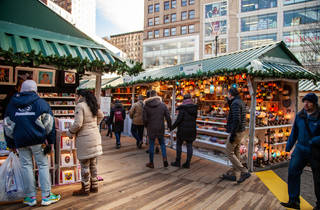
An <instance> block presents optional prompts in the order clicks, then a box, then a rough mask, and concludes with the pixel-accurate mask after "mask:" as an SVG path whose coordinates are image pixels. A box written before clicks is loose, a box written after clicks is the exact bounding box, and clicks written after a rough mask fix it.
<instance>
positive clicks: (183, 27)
mask: <svg viewBox="0 0 320 210" xmlns="http://www.w3.org/2000/svg"><path fill="white" fill-rule="evenodd" d="M181 34H187V26H181Z"/></svg>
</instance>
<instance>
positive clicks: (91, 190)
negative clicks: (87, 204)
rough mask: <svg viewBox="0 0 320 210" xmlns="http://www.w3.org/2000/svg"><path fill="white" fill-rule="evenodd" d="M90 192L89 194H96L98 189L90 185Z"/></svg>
mask: <svg viewBox="0 0 320 210" xmlns="http://www.w3.org/2000/svg"><path fill="white" fill-rule="evenodd" d="M90 192H91V193H97V192H98V187H92V184H91V186H90Z"/></svg>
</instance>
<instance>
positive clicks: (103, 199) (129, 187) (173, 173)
mask: <svg viewBox="0 0 320 210" xmlns="http://www.w3.org/2000/svg"><path fill="white" fill-rule="evenodd" d="M103 134H104V132H103ZM121 141H122V147H121V149H120V150H116V149H115V139H114V138H113V139H110V138H107V137H103V150H104V154H103V155H102V156H101V157H99V159H98V173H99V175H100V176H102V177H103V178H104V181H103V182H99V193H97V194H91V195H90V196H89V197H73V196H72V191H73V190H76V189H78V188H80V184H72V185H64V186H57V187H54V188H53V189H52V191H53V192H54V193H59V194H61V196H62V199H61V201H59V202H58V203H55V204H53V205H50V206H48V207H44V208H46V209H119V210H120V209H121V210H123V209H197V210H198V209H210V210H211V209H220V210H226V209H237V210H238V209H246V210H247V209H259V210H260V209H270V210H271V209H272V210H274V209H283V208H282V207H281V205H280V204H279V201H278V200H277V198H276V197H275V196H274V195H273V194H272V193H271V192H270V191H269V190H268V188H267V187H266V186H265V185H264V184H263V183H262V182H261V181H260V179H259V178H258V177H257V176H255V175H252V177H251V178H250V179H248V180H246V181H245V182H244V183H242V184H240V185H238V184H236V183H234V182H228V181H221V180H220V179H219V176H220V175H221V174H222V173H224V172H226V171H227V170H228V167H226V166H223V165H220V164H217V163H213V162H210V161H207V160H203V159H200V158H197V157H194V158H193V159H192V164H191V169H178V168H176V167H171V166H169V168H163V166H162V158H161V155H155V169H149V168H146V167H145V163H147V162H148V155H147V154H146V153H145V150H146V148H145V146H144V149H142V150H138V149H136V146H135V141H134V140H133V139H132V138H128V137H123V138H122V139H121ZM167 153H168V159H169V162H171V161H173V160H174V159H175V151H174V150H171V149H168V150H167ZM183 160H185V155H183ZM38 198H39V199H38V206H37V207H33V208H43V207H41V206H40V205H39V203H40V194H38ZM0 209H8V210H9V209H29V207H26V206H24V205H23V204H21V203H16V204H7V205H0Z"/></svg>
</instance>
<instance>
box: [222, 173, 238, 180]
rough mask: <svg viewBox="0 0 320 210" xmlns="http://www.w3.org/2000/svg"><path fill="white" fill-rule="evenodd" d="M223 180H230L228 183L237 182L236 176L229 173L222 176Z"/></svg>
mask: <svg viewBox="0 0 320 210" xmlns="http://www.w3.org/2000/svg"><path fill="white" fill-rule="evenodd" d="M221 178H222V179H225V180H228V181H233V182H235V181H236V180H237V178H236V176H235V175H230V174H228V173H225V174H222V177H221Z"/></svg>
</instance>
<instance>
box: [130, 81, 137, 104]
mask: <svg viewBox="0 0 320 210" xmlns="http://www.w3.org/2000/svg"><path fill="white" fill-rule="evenodd" d="M135 90H136V89H135V86H132V90H131V91H132V93H131V106H132V105H133V104H134V94H135V93H134V92H135Z"/></svg>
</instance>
